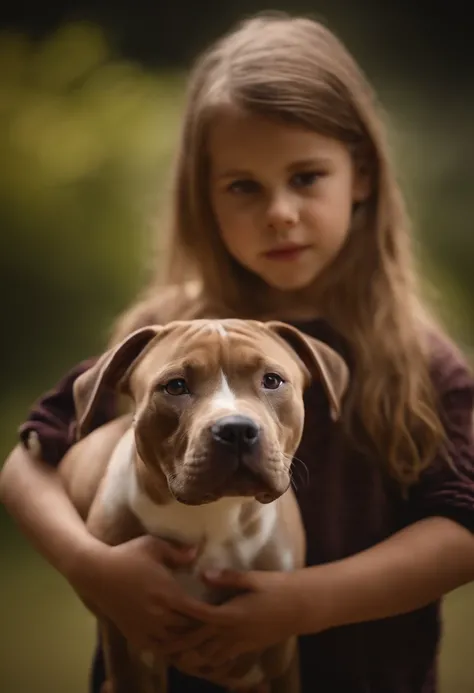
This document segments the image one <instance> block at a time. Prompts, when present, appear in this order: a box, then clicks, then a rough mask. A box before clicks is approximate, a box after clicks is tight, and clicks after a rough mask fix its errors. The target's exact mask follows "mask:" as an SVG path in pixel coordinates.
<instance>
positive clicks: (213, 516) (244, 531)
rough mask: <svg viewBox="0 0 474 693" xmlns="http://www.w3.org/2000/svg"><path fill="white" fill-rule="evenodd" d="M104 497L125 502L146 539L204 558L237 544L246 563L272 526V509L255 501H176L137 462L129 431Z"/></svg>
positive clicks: (117, 451)
mask: <svg viewBox="0 0 474 693" xmlns="http://www.w3.org/2000/svg"><path fill="white" fill-rule="evenodd" d="M158 478H159V477H158ZM105 493H106V496H109V498H110V499H111V502H112V501H117V500H119V499H121V500H122V502H124V503H126V504H127V505H128V507H129V508H130V509H131V510H132V512H133V513H134V515H135V516H136V517H137V519H138V520H139V521H140V523H141V524H142V526H143V528H144V530H145V531H146V532H148V533H149V534H153V535H155V536H158V537H161V538H164V539H169V540H173V541H176V542H179V543H184V544H192V545H196V544H197V545H199V546H201V547H202V550H203V552H204V553H206V552H209V551H215V550H216V548H217V547H223V546H226V547H227V548H229V547H233V546H234V545H236V544H238V545H239V546H242V551H243V556H242V561H243V562H244V563H246V562H247V557H246V556H245V554H246V553H253V552H254V551H255V550H256V549H257V548H258V547H260V546H261V545H263V543H264V542H265V541H266V539H267V537H268V536H269V534H270V533H271V531H272V529H273V526H274V523H275V521H276V508H275V506H274V505H273V504H272V503H270V504H268V505H262V504H261V503H259V502H258V501H256V500H255V499H253V498H221V499H219V500H217V501H214V502H212V503H207V504H206V505H194V506H188V505H184V504H183V503H179V502H178V501H176V500H174V499H173V498H172V497H171V495H170V493H169V491H168V490H167V489H166V488H165V486H164V485H163V486H161V485H160V484H159V483H154V481H153V480H152V477H151V474H150V472H148V470H147V469H146V467H145V465H144V464H143V461H142V460H141V459H140V458H139V457H138V454H137V451H136V447H135V437H134V431H133V428H130V429H129V430H128V431H127V432H126V433H125V434H124V435H123V437H122V439H121V440H120V442H119V443H118V445H117V447H116V449H115V451H114V455H113V458H112V460H111V463H110V466H109V471H108V480H107V483H106V491H105ZM104 500H105V501H106V502H107V498H105V499H104Z"/></svg>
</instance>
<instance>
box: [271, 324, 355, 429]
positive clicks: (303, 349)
mask: <svg viewBox="0 0 474 693" xmlns="http://www.w3.org/2000/svg"><path fill="white" fill-rule="evenodd" d="M266 325H267V327H269V328H270V329H271V330H272V331H273V332H274V333H275V334H277V335H278V336H279V337H280V338H281V339H283V340H284V341H285V342H286V343H287V344H288V345H289V346H290V347H291V348H292V350H293V351H294V352H295V353H296V354H297V356H298V357H299V359H300V360H301V361H302V362H303V364H304V365H305V366H306V368H307V369H308V371H309V373H310V375H311V376H312V377H313V378H318V379H319V380H321V382H322V384H323V386H324V389H325V391H326V394H327V396H328V399H329V408H330V413H331V417H332V419H333V420H336V419H338V418H339V417H340V415H341V409H342V400H343V398H344V395H345V393H346V391H347V387H348V385H349V368H348V366H347V364H346V362H345V361H344V359H343V358H342V357H341V356H340V355H339V354H338V353H337V352H336V351H334V349H331V347H329V346H328V345H327V344H324V342H321V341H319V340H318V339H314V338H313V337H308V336H307V335H305V334H303V333H302V332H300V331H299V330H297V329H296V328H295V327H293V326H292V325H287V324H286V323H284V322H279V321H277V320H272V321H270V322H267V323H266Z"/></svg>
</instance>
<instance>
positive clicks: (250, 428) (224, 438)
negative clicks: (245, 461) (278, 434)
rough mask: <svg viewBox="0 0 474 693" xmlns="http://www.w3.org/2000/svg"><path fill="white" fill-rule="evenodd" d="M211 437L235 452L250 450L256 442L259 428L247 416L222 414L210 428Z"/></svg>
mask: <svg viewBox="0 0 474 693" xmlns="http://www.w3.org/2000/svg"><path fill="white" fill-rule="evenodd" d="M211 433H212V437H213V438H214V440H215V441H216V443H219V444H220V445H222V446H225V447H226V448H228V449H233V451H235V452H237V453H239V452H240V453H243V452H251V450H252V448H253V447H254V446H255V445H256V444H257V443H258V439H259V436H260V429H259V427H258V426H257V424H256V423H255V422H254V421H252V419H250V418H249V417H248V416H241V415H238V416H224V417H223V418H222V419H219V421H217V422H216V423H215V424H214V425H213V427H212V428H211Z"/></svg>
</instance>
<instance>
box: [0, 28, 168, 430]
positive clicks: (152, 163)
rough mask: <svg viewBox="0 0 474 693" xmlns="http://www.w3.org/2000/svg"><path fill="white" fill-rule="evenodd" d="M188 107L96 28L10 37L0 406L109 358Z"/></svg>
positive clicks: (0, 151)
mask: <svg viewBox="0 0 474 693" xmlns="http://www.w3.org/2000/svg"><path fill="white" fill-rule="evenodd" d="M181 99H182V80H181V78H180V76H179V75H173V74H166V75H161V74H160V75H155V74H151V73H150V72H146V71H145V70H144V69H143V68H141V67H140V66H138V65H134V64H131V63H130V62H126V61H124V60H121V59H120V58H119V57H117V56H115V55H114V54H113V53H112V51H111V48H110V46H109V44H108V43H107V40H106V37H105V36H104V34H103V33H102V32H101V31H100V30H99V29H98V28H97V27H96V26H93V25H90V24H85V23H78V24H71V25H66V26H64V27H62V28H61V29H59V31H58V32H57V33H56V34H55V35H53V36H52V37H50V38H49V39H47V40H45V41H43V42H40V43H34V42H33V41H28V40H27V39H26V38H25V37H23V36H21V35H11V34H4V35H2V36H0V155H1V161H2V165H1V167H0V221H1V227H2V232H1V235H0V270H1V273H0V277H1V279H0V281H1V284H2V288H3V296H4V300H3V302H2V305H3V310H2V318H3V326H4V330H5V334H7V335H9V339H8V340H4V341H3V345H2V349H3V354H2V355H3V363H4V364H8V368H7V369H6V373H5V375H4V377H3V388H2V395H1V397H0V406H2V405H3V406H2V408H6V409H8V410H9V411H11V406H12V401H13V400H14V399H15V395H16V397H17V398H18V397H21V395H20V394H19V389H20V391H21V392H24V393H25V396H26V397H28V399H29V400H31V398H32V396H34V395H36V394H37V392H39V391H40V390H41V389H42V388H45V387H48V386H49V385H50V384H51V382H52V379H56V378H57V377H59V375H60V374H61V372H62V371H63V370H64V369H65V368H66V367H68V366H69V365H70V364H72V363H73V362H74V361H75V360H78V359H80V358H84V357H86V356H88V355H90V354H91V353H92V352H93V350H97V349H100V348H102V345H103V342H104V339H105V332H104V331H105V330H106V328H107V327H108V325H109V322H110V320H111V319H112V316H113V315H115V314H116V312H117V311H118V310H119V309H120V308H121V307H122V306H123V305H124V304H125V303H126V301H127V300H128V299H129V297H130V296H131V295H132V294H133V292H134V290H136V288H137V286H138V285H139V283H140V281H141V279H142V276H141V273H142V272H141V266H142V258H143V257H144V256H145V249H146V248H147V247H148V245H149V241H150V239H149V236H150V234H151V231H153V232H154V233H155V230H154V229H151V228H150V227H151V223H150V220H151V219H152V218H153V217H154V215H155V214H156V213H157V212H158V209H157V207H158V204H157V201H158V200H159V199H160V195H159V194H158V191H159V190H160V189H163V188H164V187H165V186H166V175H167V169H168V164H169V162H170V157H171V154H172V150H173V145H174V141H175V139H176V134H177V124H178V113H179V109H180V105H181ZM13 393H15V395H13ZM25 403H26V402H25ZM15 414H18V411H16V412H15ZM7 419H9V421H8V425H9V426H11V424H12V421H11V419H10V417H7Z"/></svg>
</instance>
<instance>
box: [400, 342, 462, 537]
mask: <svg viewBox="0 0 474 693" xmlns="http://www.w3.org/2000/svg"><path fill="white" fill-rule="evenodd" d="M432 379H433V383H434V385H435V387H436V389H437V391H438V395H439V403H440V412H441V420H442V422H443V425H444V428H445V432H446V438H447V442H446V453H445V454H440V455H438V457H437V458H436V459H435V460H434V461H433V463H432V464H431V465H430V466H429V467H428V468H427V469H426V470H425V472H424V473H423V474H422V477H421V479H420V482H419V483H418V484H416V485H415V486H414V487H413V488H412V490H411V493H410V497H409V501H408V502H409V506H410V510H409V515H410V521H415V520H417V519H421V518H423V517H429V516H435V515H437V516H443V517H448V518H450V519H452V520H454V521H455V522H458V523H459V524H461V525H463V526H464V527H466V528H468V529H469V530H470V531H472V532H474V419H473V415H474V379H473V376H472V374H471V372H470V369H469V368H468V366H467V364H466V363H465V362H464V360H463V359H462V358H461V357H460V356H459V355H458V354H457V353H456V351H455V350H454V349H453V348H452V347H451V346H450V345H448V344H446V343H443V344H437V345H436V348H435V350H434V358H433V363H432Z"/></svg>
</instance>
